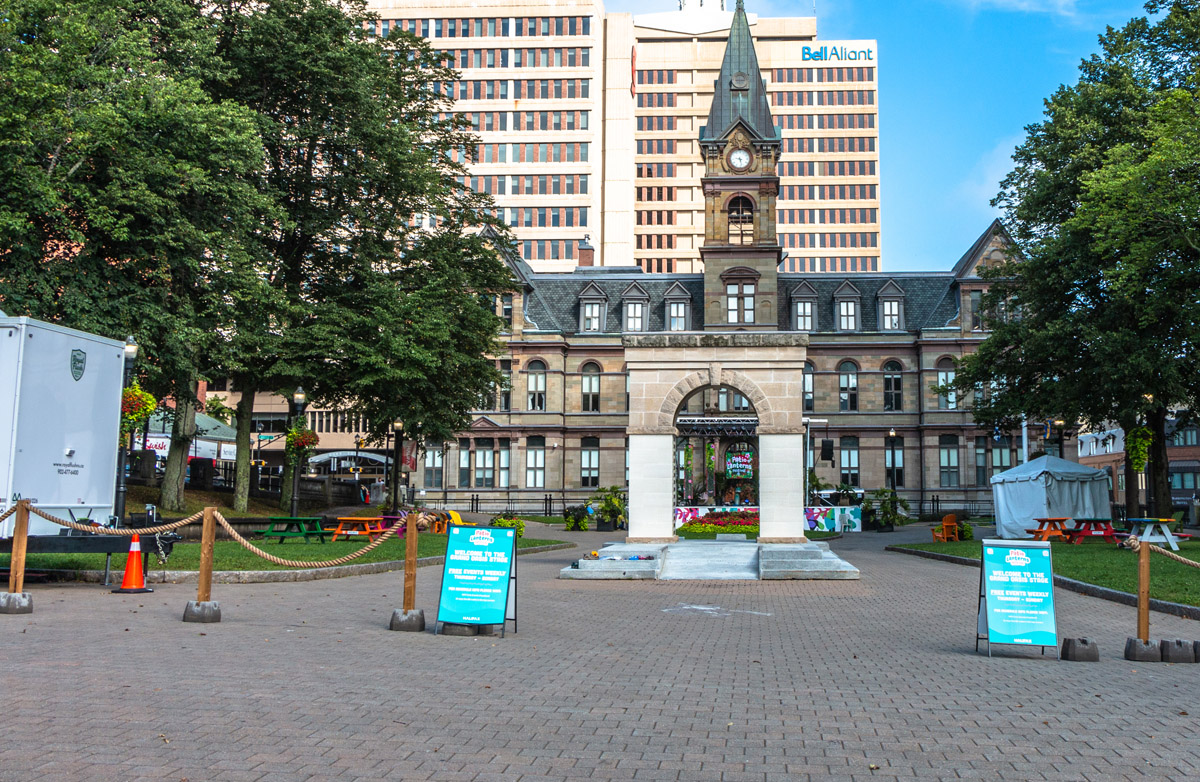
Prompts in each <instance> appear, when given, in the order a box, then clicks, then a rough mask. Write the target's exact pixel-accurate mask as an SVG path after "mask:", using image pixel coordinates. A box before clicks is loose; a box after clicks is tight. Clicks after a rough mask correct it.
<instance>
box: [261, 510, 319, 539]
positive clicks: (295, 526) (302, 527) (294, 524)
mask: <svg viewBox="0 0 1200 782" xmlns="http://www.w3.org/2000/svg"><path fill="white" fill-rule="evenodd" d="M324 523H325V519H324V518H322V517H320V516H272V517H270V518H269V519H267V528H266V529H260V530H255V532H257V533H258V534H260V535H262V536H263V538H264V539H266V538H279V542H280V543H283V541H284V539H285V538H304V542H305V543H307V542H308V539H309V538H310V537H312V536H314V535H315V536H316V537H319V538H320V539H321V542H322V543H324V542H325V536H326V535H327V534H328V533H327V532H325V530H324V529H322V527H323V525H324Z"/></svg>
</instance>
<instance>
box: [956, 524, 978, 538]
mask: <svg viewBox="0 0 1200 782" xmlns="http://www.w3.org/2000/svg"><path fill="white" fill-rule="evenodd" d="M958 539H959V540H975V528H974V527H972V526H971V525H970V523H969V522H966V521H960V522H958Z"/></svg>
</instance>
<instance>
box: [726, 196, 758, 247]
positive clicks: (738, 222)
mask: <svg viewBox="0 0 1200 782" xmlns="http://www.w3.org/2000/svg"><path fill="white" fill-rule="evenodd" d="M728 211H729V243H730V244H737V245H750V244H754V203H753V202H752V201H751V200H750V199H749V198H747V197H746V196H735V197H734V198H733V199H732V200H731V201H730V202H729V210H728Z"/></svg>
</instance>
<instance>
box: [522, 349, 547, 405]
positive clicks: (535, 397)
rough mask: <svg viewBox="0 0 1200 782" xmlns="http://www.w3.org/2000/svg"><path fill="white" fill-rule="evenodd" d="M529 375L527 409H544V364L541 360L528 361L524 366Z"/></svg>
mask: <svg viewBox="0 0 1200 782" xmlns="http://www.w3.org/2000/svg"><path fill="white" fill-rule="evenodd" d="M525 372H526V373H527V374H528V376H529V382H528V388H529V405H528V407H529V409H530V410H545V409H546V364H545V363H544V362H542V361H530V362H529V364H528V365H526V367H525Z"/></svg>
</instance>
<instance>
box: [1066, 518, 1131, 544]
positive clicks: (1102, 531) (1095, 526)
mask: <svg viewBox="0 0 1200 782" xmlns="http://www.w3.org/2000/svg"><path fill="white" fill-rule="evenodd" d="M1084 538H1101V539H1103V540H1104V542H1105V543H1112V544H1114V545H1115V544H1116V543H1118V542H1119V541H1118V540H1117V531H1116V530H1115V529H1113V525H1112V519H1081V518H1076V519H1075V529H1070V530H1067V541H1068V542H1070V543H1074V544H1075V545H1079V544H1080V543H1083V539H1084Z"/></svg>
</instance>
